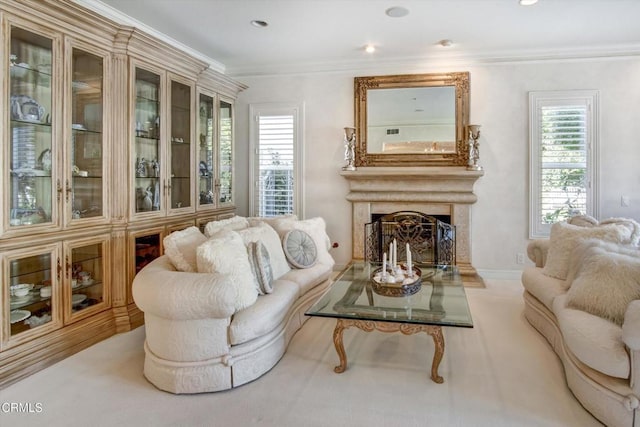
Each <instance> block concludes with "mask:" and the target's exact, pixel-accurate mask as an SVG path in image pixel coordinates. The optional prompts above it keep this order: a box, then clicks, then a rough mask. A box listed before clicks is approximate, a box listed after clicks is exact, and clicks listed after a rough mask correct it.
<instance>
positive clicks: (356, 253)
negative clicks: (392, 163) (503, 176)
mask: <svg viewBox="0 0 640 427" xmlns="http://www.w3.org/2000/svg"><path fill="white" fill-rule="evenodd" d="M340 174H341V175H342V176H343V177H344V178H345V179H346V180H348V181H349V194H348V195H347V200H349V201H350V202H351V203H352V208H353V209H352V237H351V244H352V258H353V259H355V260H362V259H365V224H366V223H369V222H371V220H372V215H373V214H390V213H393V212H398V211H416V212H422V213H425V214H427V215H430V216H435V217H437V216H439V215H444V216H448V217H449V218H450V224H451V225H453V226H455V231H456V244H455V261H456V266H457V267H458V270H459V272H460V274H461V275H462V279H463V281H464V282H465V283H466V284H477V285H482V283H483V282H482V278H481V277H480V276H478V274H477V271H476V269H475V268H474V267H473V265H472V262H471V225H472V221H471V206H472V205H473V204H474V203H475V202H476V200H477V197H476V195H475V194H474V192H473V186H474V184H475V182H476V180H477V179H478V178H480V177H481V176H482V175H483V174H484V172H483V171H481V170H480V171H468V170H466V168H464V167H448V166H447V167H359V168H358V169H357V170H355V171H341V172H340Z"/></svg>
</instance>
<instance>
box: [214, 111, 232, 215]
mask: <svg viewBox="0 0 640 427" xmlns="http://www.w3.org/2000/svg"><path fill="white" fill-rule="evenodd" d="M233 114H234V110H233V103H232V101H231V100H228V99H220V103H219V107H218V155H219V159H220V160H219V162H218V168H219V176H218V184H217V185H218V202H219V205H220V206H228V205H233V203H234V200H233V185H234V173H233V154H234V147H233V146H234V144H233V141H234V138H233V132H234V129H233V126H234V122H233Z"/></svg>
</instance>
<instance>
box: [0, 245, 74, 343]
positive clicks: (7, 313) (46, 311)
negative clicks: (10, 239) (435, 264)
mask: <svg viewBox="0 0 640 427" xmlns="http://www.w3.org/2000/svg"><path fill="white" fill-rule="evenodd" d="M60 256H61V254H60V246H59V245H58V244H52V245H45V246H36V247H32V248H28V249H22V250H15V251H8V252H6V253H5V254H3V256H2V264H3V272H2V283H3V285H4V286H3V287H2V288H3V289H2V293H3V297H4V298H3V301H4V304H3V305H4V306H3V307H2V312H3V313H4V315H3V316H2V339H1V342H0V346H1V347H2V349H3V350H4V349H6V348H9V347H11V346H12V345H16V344H20V343H21V342H24V341H26V340H29V339H33V338H34V337H37V336H41V335H43V334H46V333H49V332H51V331H53V330H55V329H58V328H60V327H61V326H62V311H61V294H60V280H61V272H62V264H61V262H62V261H61V258H60Z"/></svg>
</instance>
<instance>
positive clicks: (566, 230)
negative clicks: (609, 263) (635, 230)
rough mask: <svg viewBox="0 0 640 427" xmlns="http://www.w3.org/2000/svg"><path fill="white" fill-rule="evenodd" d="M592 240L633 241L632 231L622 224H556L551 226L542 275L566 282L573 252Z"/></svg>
mask: <svg viewBox="0 0 640 427" xmlns="http://www.w3.org/2000/svg"><path fill="white" fill-rule="evenodd" d="M590 238H595V239H600V240H605V241H608V242H614V243H628V242H630V239H631V231H630V230H629V228H627V227H625V226H624V225H620V224H607V225H598V226H595V227H580V226H577V225H572V224H567V223H566V222H556V223H555V224H553V225H552V226H551V234H550V236H549V252H548V253H547V262H546V263H545V265H544V268H543V269H542V273H543V274H545V275H547V276H550V277H555V278H556V279H561V280H565V279H566V278H567V273H568V270H569V261H570V258H571V252H572V251H573V250H574V248H575V247H576V246H578V245H579V244H580V243H581V241H582V240H585V239H590Z"/></svg>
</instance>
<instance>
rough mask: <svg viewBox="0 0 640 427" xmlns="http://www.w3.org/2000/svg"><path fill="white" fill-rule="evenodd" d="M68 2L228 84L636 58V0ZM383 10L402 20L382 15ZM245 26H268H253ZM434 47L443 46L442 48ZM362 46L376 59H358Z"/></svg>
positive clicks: (639, 14) (639, 31)
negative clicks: (180, 48) (169, 48)
mask: <svg viewBox="0 0 640 427" xmlns="http://www.w3.org/2000/svg"><path fill="white" fill-rule="evenodd" d="M75 1H76V2H78V3H80V4H83V5H85V6H87V7H89V8H92V9H94V10H98V11H100V12H101V13H103V14H105V15H107V16H110V17H112V18H113V19H116V20H119V21H120V22H124V23H129V24H131V23H132V22H134V23H136V25H138V26H140V27H142V29H146V30H148V29H149V28H146V27H150V28H153V29H155V30H156V31H158V32H160V33H162V34H164V35H166V36H168V37H169V38H171V39H173V40H176V41H178V42H180V43H182V44H184V45H186V46H188V47H190V48H192V49H193V50H195V51H197V52H199V53H201V54H202V56H203V57H204V58H206V59H210V60H211V62H212V63H213V64H214V65H213V66H214V68H218V69H219V70H221V71H223V70H225V69H226V71H225V72H226V73H227V74H229V75H232V76H234V75H235V76H240V75H252V74H255V75H257V74H265V73H279V72H290V71H312V70H313V71H330V70H340V69H348V68H355V67H359V66H362V65H364V64H371V63H373V62H375V63H376V64H389V63H396V64H397V63H399V62H402V63H405V62H406V63H412V64H414V65H418V66H420V65H424V66H428V65H430V64H433V63H437V62H438V61H440V62H443V61H445V62H446V61H449V62H451V61H460V60H462V61H485V62H486V61H491V62H494V61H505V60H506V61H512V60H523V59H549V58H583V57H592V56H596V57H598V56H626V55H640V24H639V22H638V20H639V19H640V0H539V2H538V3H537V4H535V5H533V6H529V7H523V6H520V5H519V4H518V0H102V1H99V0H75ZM392 6H402V7H405V8H406V9H408V10H409V12H410V13H409V15H408V16H405V17H402V18H391V17H388V16H387V15H386V14H385V10H386V9H388V8H389V7H392ZM121 14H124V15H126V16H122V15H121ZM130 18H133V20H134V21H131V19H130ZM254 19H258V20H263V21H266V22H268V23H269V26H268V27H266V28H257V27H254V26H252V25H250V21H251V20H254ZM127 20H128V22H126V21H127ZM141 24H143V25H141ZM145 26H146V27H145ZM442 39H451V40H452V41H453V45H452V46H451V47H449V48H446V49H445V48H443V47H442V46H440V45H438V42H439V41H440V40H442ZM367 44H373V45H375V46H376V47H377V50H376V52H375V53H373V54H367V53H365V52H364V49H363V48H364V46H365V45H367Z"/></svg>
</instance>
